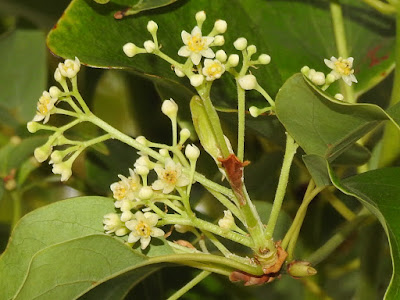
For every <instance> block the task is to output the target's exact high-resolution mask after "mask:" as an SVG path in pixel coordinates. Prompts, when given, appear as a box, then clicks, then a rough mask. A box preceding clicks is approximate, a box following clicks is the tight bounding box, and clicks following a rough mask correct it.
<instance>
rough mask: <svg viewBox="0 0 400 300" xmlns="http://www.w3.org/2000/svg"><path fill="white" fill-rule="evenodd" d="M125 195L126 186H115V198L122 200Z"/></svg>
mask: <svg viewBox="0 0 400 300" xmlns="http://www.w3.org/2000/svg"><path fill="white" fill-rule="evenodd" d="M125 195H126V188H125V187H124V186H122V185H119V186H117V188H116V189H115V191H114V198H115V199H117V200H122V199H123V198H124V197H125Z"/></svg>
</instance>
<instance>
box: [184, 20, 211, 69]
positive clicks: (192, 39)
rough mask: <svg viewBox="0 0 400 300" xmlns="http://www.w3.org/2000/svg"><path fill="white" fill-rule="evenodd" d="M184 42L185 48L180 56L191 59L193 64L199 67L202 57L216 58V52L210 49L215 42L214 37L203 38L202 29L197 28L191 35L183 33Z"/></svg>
mask: <svg viewBox="0 0 400 300" xmlns="http://www.w3.org/2000/svg"><path fill="white" fill-rule="evenodd" d="M181 36H182V41H183V43H184V44H185V46H182V47H181V48H180V49H179V51H178V55H179V56H183V57H190V59H191V60H192V62H193V64H195V65H198V64H199V63H200V60H201V58H202V57H206V58H214V57H215V54H214V51H213V50H212V49H211V48H210V44H211V43H212V42H213V41H214V37H211V36H203V35H202V33H201V29H200V28H199V27H198V26H195V27H194V28H193V30H192V32H191V33H188V32H186V31H185V30H183V31H182V34H181Z"/></svg>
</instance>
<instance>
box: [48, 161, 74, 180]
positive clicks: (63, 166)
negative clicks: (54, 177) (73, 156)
mask: <svg viewBox="0 0 400 300" xmlns="http://www.w3.org/2000/svg"><path fill="white" fill-rule="evenodd" d="M71 167H72V161H70V160H68V161H65V162H61V163H58V164H54V165H53V169H52V172H53V173H54V174H60V175H61V181H67V180H68V179H69V178H70V177H71V175H72V170H71Z"/></svg>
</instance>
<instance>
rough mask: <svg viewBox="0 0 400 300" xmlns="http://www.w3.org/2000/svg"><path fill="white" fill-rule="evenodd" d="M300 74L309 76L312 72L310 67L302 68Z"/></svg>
mask: <svg viewBox="0 0 400 300" xmlns="http://www.w3.org/2000/svg"><path fill="white" fill-rule="evenodd" d="M300 72H301V73H302V74H303V75H305V76H308V73H309V72H310V67H309V66H304V67H302V68H301V70H300Z"/></svg>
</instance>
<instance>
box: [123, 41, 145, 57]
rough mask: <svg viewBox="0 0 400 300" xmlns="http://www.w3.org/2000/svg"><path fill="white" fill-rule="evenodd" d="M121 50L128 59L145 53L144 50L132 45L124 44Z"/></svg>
mask: <svg viewBox="0 0 400 300" xmlns="http://www.w3.org/2000/svg"><path fill="white" fill-rule="evenodd" d="M122 50H124V53H125V55H126V56H128V57H134V56H135V55H136V54H139V53H145V52H146V50H145V49H142V48H139V47H137V46H136V45H135V44H133V43H127V44H125V45H124V46H123V47H122Z"/></svg>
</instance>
